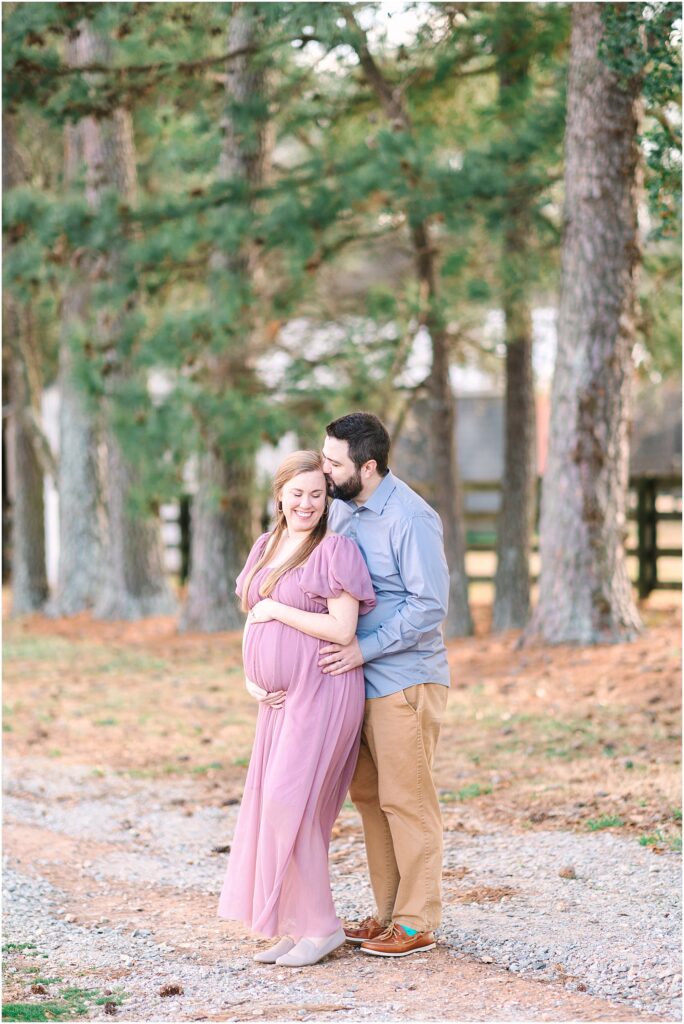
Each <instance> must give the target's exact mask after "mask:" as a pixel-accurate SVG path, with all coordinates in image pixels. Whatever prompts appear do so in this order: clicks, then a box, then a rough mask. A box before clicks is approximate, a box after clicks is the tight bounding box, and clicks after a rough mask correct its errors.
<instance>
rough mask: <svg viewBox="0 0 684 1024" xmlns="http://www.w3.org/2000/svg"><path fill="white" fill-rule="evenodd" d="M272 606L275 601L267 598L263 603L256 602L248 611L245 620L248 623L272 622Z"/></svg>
mask: <svg viewBox="0 0 684 1024" xmlns="http://www.w3.org/2000/svg"><path fill="white" fill-rule="evenodd" d="M274 604H275V601H272V600H271V599H270V598H269V597H265V598H264V599H263V601H257V603H256V604H255V605H253V606H252V608H251V609H250V612H249V615H248V616H247V618H248V619H249V621H250V622H273V619H274V618H275V616H274V615H273V605H274Z"/></svg>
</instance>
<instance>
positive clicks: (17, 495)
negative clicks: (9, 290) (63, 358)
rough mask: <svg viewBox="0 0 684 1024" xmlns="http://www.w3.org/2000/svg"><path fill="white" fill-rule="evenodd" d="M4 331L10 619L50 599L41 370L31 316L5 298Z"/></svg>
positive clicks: (36, 608) (28, 312)
mask: <svg viewBox="0 0 684 1024" xmlns="http://www.w3.org/2000/svg"><path fill="white" fill-rule="evenodd" d="M5 317H6V321H5V331H6V333H8V334H11V336H12V337H11V339H10V345H9V346H8V349H9V360H10V366H9V379H10V417H11V421H10V430H9V438H10V451H9V453H8V454H9V459H10V468H11V477H12V483H13V515H12V614H13V615H22V614H24V613H26V612H35V611H39V610H40V609H41V608H42V607H43V605H44V604H45V601H46V600H47V597H48V583H47V570H46V563H45V509H44V502H43V467H42V465H41V461H40V457H39V454H38V450H37V444H36V435H35V426H34V425H33V421H34V420H38V419H39V418H40V405H39V397H40V365H39V357H38V351H37V345H36V337H35V331H34V325H33V322H32V317H31V313H30V311H28V310H20V309H19V308H18V307H17V304H16V303H15V302H14V301H13V299H12V298H11V296H10V295H6V296H5Z"/></svg>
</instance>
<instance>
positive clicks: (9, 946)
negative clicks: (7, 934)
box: [2, 942, 36, 953]
mask: <svg viewBox="0 0 684 1024" xmlns="http://www.w3.org/2000/svg"><path fill="white" fill-rule="evenodd" d="M35 948H36V944H35V942H6V943H5V944H4V945H3V947H2V951H3V953H23V951H24V950H25V949H35Z"/></svg>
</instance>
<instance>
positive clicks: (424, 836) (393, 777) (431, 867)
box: [350, 683, 449, 932]
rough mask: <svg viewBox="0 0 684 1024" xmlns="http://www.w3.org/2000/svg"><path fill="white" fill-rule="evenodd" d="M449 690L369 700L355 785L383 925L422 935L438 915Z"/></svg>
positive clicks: (433, 687)
mask: <svg viewBox="0 0 684 1024" xmlns="http://www.w3.org/2000/svg"><path fill="white" fill-rule="evenodd" d="M448 693H449V688H448V687H447V686H442V685H441V684H439V683H421V684H418V685H416V686H409V687H408V689H406V690H400V691H399V692H398V693H392V694H390V695H389V696H388V697H373V698H372V699H371V700H367V701H366V710H365V713H364V720H363V731H362V733H361V749H360V752H359V760H358V763H357V765H356V771H355V772H354V778H353V779H352V784H351V787H350V796H351V798H352V800H353V801H354V803H355V804H356V806H357V808H358V810H359V813H360V814H361V820H362V821H363V832H364V838H365V840H366V853H367V856H368V869H369V872H370V878H371V885H372V887H373V894H374V896H375V901H376V903H377V915H376V916H377V918H378V920H379V921H381V922H382V923H383V924H385V923H389V922H390V921H396V922H397V923H398V924H403V925H407V926H408V927H409V928H415V929H416V930H417V931H419V932H424V931H430V930H432V929H433V928H436V927H437V926H438V925H439V923H440V920H441V912H442V899H441V883H442V818H441V814H440V810H439V801H438V799H437V792H436V790H435V784H434V782H433V779H432V761H433V758H434V753H435V747H436V746H437V740H438V738H439V730H440V726H441V722H442V715H443V714H444V708H445V707H446V702H447V696H448Z"/></svg>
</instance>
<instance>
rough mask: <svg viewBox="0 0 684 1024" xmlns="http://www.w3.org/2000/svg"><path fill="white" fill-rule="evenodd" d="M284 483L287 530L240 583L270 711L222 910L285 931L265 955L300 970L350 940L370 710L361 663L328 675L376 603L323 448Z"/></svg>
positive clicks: (248, 637)
mask: <svg viewBox="0 0 684 1024" xmlns="http://www.w3.org/2000/svg"><path fill="white" fill-rule="evenodd" d="M273 491H274V498H275V503H276V525H275V528H274V530H273V531H272V532H271V533H265V534H263V535H262V536H261V537H259V539H258V540H257V542H256V543H255V545H254V547H253V548H252V550H251V552H250V555H249V558H248V559H247V563H246V565H245V567H244V569H243V570H242V572H241V573H240V575H239V577H238V580H237V588H236V593H237V594H238V595H239V596H240V597H241V598H242V605H243V609H244V610H245V611H247V610H248V611H249V614H248V618H247V624H246V626H245V635H244V640H243V658H244V664H245V673H246V676H247V680H246V685H247V689H248V690H249V692H250V693H252V695H253V696H255V697H256V699H257V700H258V701H259V713H258V717H257V725H256V735H255V738H254V747H253V750H252V757H251V760H250V764H249V770H248V772H247V780H246V783H245V791H244V795H243V798H242V805H241V807H240V813H239V816H238V821H237V825H236V829H235V835H234V838H233V843H232V849H231V854H230V860H229V863H228V870H227V873H226V879H225V882H224V885H223V890H222V892H221V898H220V901H219V909H218V913H219V916H220V917H225V918H232V919H237V920H240V921H244V922H246V924H247V925H249V927H250V928H251V929H252V930H253V931H254V932H256V933H257V934H259V935H264V936H279V937H280V938H279V941H278V942H277V943H276V944H275V945H274V946H272V947H271V948H270V949H268V950H266V951H264V952H260V953H257V954H256V955H255V957H254V959H255V960H258V961H260V962H262V963H277V964H278V965H280V966H286V967H302V966H305V965H308V964H313V963H317V962H318V961H319V960H321V959H322V958H323V957H324V956H327V955H328V953H331V952H332V951H333V950H334V949H337V947H338V946H341V945H342V943H343V942H344V941H345V935H344V931H343V930H342V926H341V923H340V920H339V918H338V917H337V915H336V913H335V908H334V906H333V901H332V893H331V891H330V878H329V874H328V846H329V843H330V836H331V833H332V827H333V823H334V821H335V818H336V817H337V815H338V813H339V811H340V808H341V806H342V803H343V802H344V798H345V795H346V792H347V789H348V787H349V783H350V781H351V777H352V774H353V771H354V766H355V764H356V759H357V755H358V749H359V739H360V730H361V724H362V720H363V710H364V683H363V670H362V669H361V668H357V669H354V670H353V671H351V672H347V673H346V674H344V675H339V676H336V677H335V678H334V679H332V678H330V677H329V676H326V675H323V673H322V672H321V670H320V669H319V667H318V659H319V647H320V646H321V644H320V641H323V642H330V641H332V642H333V643H343V644H344V643H348V642H350V640H351V639H352V638H353V636H354V634H355V632H356V623H357V618H358V616H359V614H361V615H363V614H364V613H365V612H367V611H370V609H371V608H373V607H374V605H375V597H374V594H373V587H372V584H371V580H370V576H369V574H368V570H367V568H366V564H365V562H364V560H363V556H362V555H361V552H360V551H359V549H358V547H357V546H356V544H355V543H354V542H353V541H351V540H349V539H348V538H347V537H341V536H337V535H336V534H332V533H328V531H327V514H328V498H327V491H326V480H325V476H324V474H323V468H322V460H321V456H320V455H319V454H318V453H317V452H308V451H301V452H294V453H293V454H292V455H290V456H288V457H287V458H286V459H285V461H284V462H283V464H282V465H281V466H280V468H279V470H278V472H277V474H276V477H275V481H274V488H273Z"/></svg>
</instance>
